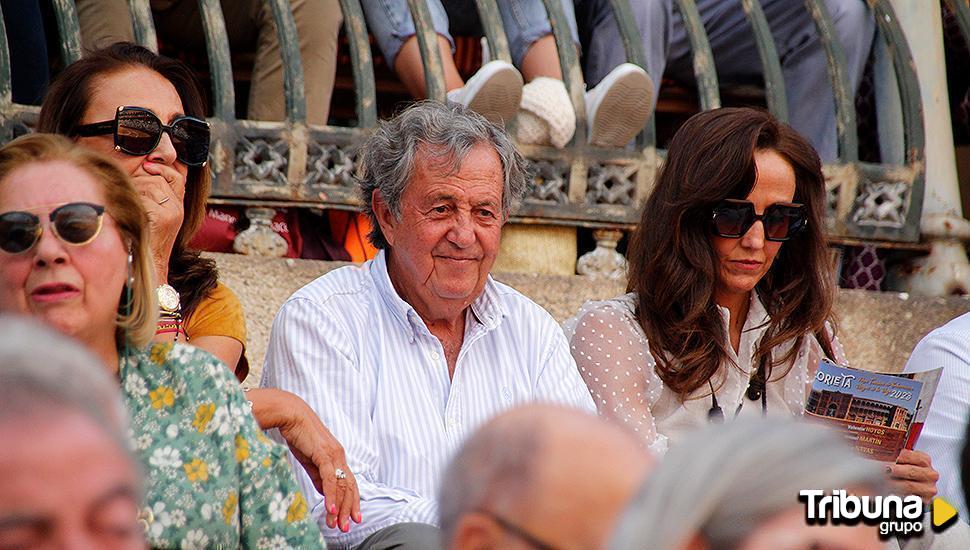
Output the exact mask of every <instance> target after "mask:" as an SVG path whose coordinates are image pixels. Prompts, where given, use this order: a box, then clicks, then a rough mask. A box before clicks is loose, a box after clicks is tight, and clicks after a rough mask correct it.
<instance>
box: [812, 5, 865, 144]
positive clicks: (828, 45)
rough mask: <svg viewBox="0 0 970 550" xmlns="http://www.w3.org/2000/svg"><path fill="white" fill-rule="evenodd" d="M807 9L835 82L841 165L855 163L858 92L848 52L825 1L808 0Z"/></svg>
mask: <svg viewBox="0 0 970 550" xmlns="http://www.w3.org/2000/svg"><path fill="white" fill-rule="evenodd" d="M805 7H806V8H807V9H808V12H809V14H811V16H812V19H814V20H815V26H816V28H817V29H818V35H819V39H820V40H821V41H822V46H823V47H824V48H825V56H826V59H827V60H828V71H829V79H830V80H831V81H832V91H833V95H834V97H835V117H836V133H837V135H838V142H839V158H840V159H841V160H842V162H845V163H854V162H856V161H858V160H859V139H858V136H857V132H856V117H855V90H853V89H852V87H851V85H850V83H849V76H848V74H846V60H845V52H844V51H843V49H842V44H841V43H840V42H839V39H838V36H837V35H836V34H835V27H834V26H833V24H832V18H831V16H830V15H829V13H828V12H827V11H826V9H825V4H824V0H805Z"/></svg>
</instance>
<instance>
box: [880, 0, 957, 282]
mask: <svg viewBox="0 0 970 550" xmlns="http://www.w3.org/2000/svg"><path fill="white" fill-rule="evenodd" d="M890 4H892V6H893V9H894V10H895V11H896V17H897V19H898V20H899V24H900V26H901V27H902V29H903V33H904V34H905V35H906V40H907V42H909V47H910V50H911V51H912V53H913V62H914V64H915V65H916V73H917V77H918V78H919V86H920V96H921V99H922V106H923V125H924V133H925V135H926V191H925V194H924V198H923V214H922V219H921V221H920V229H921V232H922V234H923V238H924V240H928V241H930V242H931V243H932V249H931V252H930V254H929V256H927V257H925V258H922V259H920V260H919V261H918V262H917V264H916V270H915V271H914V272H913V273H912V274H911V275H910V276H908V277H907V279H906V280H904V286H908V289H909V290H911V291H912V292H914V293H919V294H927V295H935V296H939V295H944V294H952V293H955V292H960V293H968V292H970V264H968V262H967V254H966V250H965V248H964V245H963V241H965V240H968V239H970V222H967V220H966V219H964V217H963V211H962V207H961V203H960V188H959V183H958V181H957V171H956V154H955V151H954V145H953V130H952V126H951V122H950V102H949V98H948V97H947V85H946V66H945V61H944V57H943V25H942V16H941V13H940V4H939V2H926V1H925V0H890Z"/></svg>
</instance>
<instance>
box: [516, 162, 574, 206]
mask: <svg viewBox="0 0 970 550" xmlns="http://www.w3.org/2000/svg"><path fill="white" fill-rule="evenodd" d="M528 162H529V173H530V174H531V175H532V177H531V178H530V179H529V187H528V189H527V190H526V199H527V200H530V201H539V202H546V203H553V204H565V203H567V202H569V194H568V193H569V165H568V164H567V163H566V162H565V161H562V160H554V161H549V160H531V159H529V160H528Z"/></svg>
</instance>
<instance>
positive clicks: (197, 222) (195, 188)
mask: <svg viewBox="0 0 970 550" xmlns="http://www.w3.org/2000/svg"><path fill="white" fill-rule="evenodd" d="M133 68H144V69H148V70H151V71H155V72H156V73H158V74H160V75H161V76H162V77H164V78H165V79H166V80H168V81H169V82H171V83H172V86H173V87H174V88H175V91H176V92H178V95H179V99H181V101H182V108H183V109H184V111H185V113H184V114H186V115H189V116H194V117H197V118H201V119H204V118H205V107H204V101H203V97H202V92H201V90H200V88H199V84H198V81H197V80H196V78H195V75H194V74H193V73H192V70H191V69H190V68H189V67H188V66H186V65H185V64H184V63H182V62H180V61H176V60H174V59H169V58H167V57H165V56H162V55H158V54H155V53H153V52H151V51H150V50H148V49H146V48H143V47H141V46H139V45H137V44H132V43H130V42H118V43H115V44H112V45H110V46H108V47H106V48H103V49H100V50H97V51H95V52H92V53H90V54H88V55H86V56H85V57H83V58H82V59H81V60H79V61H76V62H74V63H72V64H71V65H69V66H68V67H67V68H65V69H64V71H63V72H61V74H60V75H58V77H57V78H56V79H55V80H54V82H53V83H52V84H51V87H50V89H49V90H48V92H47V95H46V96H45V97H44V103H43V105H42V106H41V110H40V119H39V120H38V121H37V131H38V132H46V133H52V134H62V135H66V136H68V137H71V138H75V137H77V127H78V126H79V125H80V124H81V121H82V120H83V118H84V113H85V112H86V111H87V110H88V106H89V105H90V103H91V98H92V96H93V95H94V92H95V89H96V86H97V83H98V81H99V80H100V79H103V78H105V77H108V76H111V75H112V74H115V73H119V72H121V71H124V70H126V69H133ZM211 179H212V177H211V175H210V174H209V168H208V167H205V166H189V167H188V175H187V177H186V179H185V199H184V201H183V206H184V209H185V218H184V220H183V221H182V228H181V229H180V230H179V232H178V236H177V237H176V240H175V246H174V247H173V248H172V253H171V255H170V256H169V262H168V265H169V271H168V272H169V274H168V277H169V283H171V285H172V286H173V287H175V289H176V290H177V291H178V293H179V294H180V295H181V298H182V315H183V316H184V317H188V316H189V315H190V314H191V313H192V311H194V309H195V306H197V305H198V304H199V302H200V301H201V300H202V298H204V297H205V296H206V295H207V294H208V293H209V292H210V291H211V290H212V289H214V288H215V287H216V279H217V276H218V273H217V271H216V266H215V262H214V261H212V260H210V259H206V258H202V257H201V256H199V253H198V251H195V250H192V249H191V248H189V242H190V241H191V240H192V237H194V236H195V234H196V232H197V231H198V230H199V228H200V227H201V226H202V222H203V220H204V219H205V207H206V199H207V198H208V196H209V186H210V184H211V183H210V182H211ZM163 282H164V281H163Z"/></svg>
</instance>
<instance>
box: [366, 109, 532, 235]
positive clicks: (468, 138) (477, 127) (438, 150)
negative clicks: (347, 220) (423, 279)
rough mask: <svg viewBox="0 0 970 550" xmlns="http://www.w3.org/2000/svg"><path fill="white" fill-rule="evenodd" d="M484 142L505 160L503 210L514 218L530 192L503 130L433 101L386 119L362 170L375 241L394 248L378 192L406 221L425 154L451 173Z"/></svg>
mask: <svg viewBox="0 0 970 550" xmlns="http://www.w3.org/2000/svg"><path fill="white" fill-rule="evenodd" d="M481 143H485V144H488V145H491V146H492V147H493V148H494V149H495V152H496V153H497V154H498V157H499V160H501V162H502V168H503V171H504V174H505V187H504V191H503V193H502V211H503V213H504V218H505V219H508V217H509V216H510V215H511V214H512V209H513V208H514V207H515V205H516V204H517V203H518V201H519V200H521V198H522V195H523V194H524V193H525V185H526V164H525V160H524V159H523V158H522V155H520V154H519V152H518V151H517V150H516V148H515V144H514V143H513V142H512V139H511V138H510V137H509V135H508V134H507V133H506V132H505V130H504V129H503V128H501V127H499V126H497V125H495V124H492V123H491V122H489V121H488V120H486V119H485V118H484V117H482V116H481V115H479V114H478V113H476V112H474V111H472V110H470V109H468V108H466V107H464V106H462V105H459V104H457V103H441V102H439V101H432V100H425V101H419V102H417V103H414V104H412V105H411V106H410V107H408V108H407V109H405V110H404V111H402V112H400V113H399V114H397V115H395V116H394V118H391V119H389V120H385V121H383V122H381V125H380V127H378V129H377V131H376V132H374V134H373V135H372V136H371V137H370V138H369V139H368V140H367V142H366V143H365V144H364V145H363V148H362V151H361V163H360V171H359V173H358V179H359V182H360V198H361V200H362V201H363V203H364V213H365V214H367V216H368V217H369V218H370V221H371V232H370V235H369V238H370V241H371V243H372V244H373V245H374V246H375V247H377V248H382V249H386V248H388V246H389V245H388V242H387V239H385V238H384V234H383V233H382V232H381V227H380V224H378V223H377V218H376V216H375V214H374V204H373V194H374V191H375V190H376V191H380V193H381V196H382V197H383V198H384V202H385V203H387V206H388V208H389V209H390V211H391V213H392V214H394V216H395V217H397V218H398V219H400V217H401V197H402V196H403V195H404V190H405V188H406V187H407V185H408V183H410V182H411V176H412V174H414V167H415V162H416V159H417V157H418V153H419V152H420V153H421V154H422V156H423V158H422V159H421V160H422V161H428V160H432V159H433V160H434V161H435V162H438V163H440V164H441V166H440V169H442V170H444V171H445V173H451V172H455V171H457V170H458V168H459V166H460V165H461V162H462V161H463V160H464V159H465V156H466V155H467V154H468V152H469V151H470V150H471V149H472V148H473V147H475V146H476V145H478V144H481Z"/></svg>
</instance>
